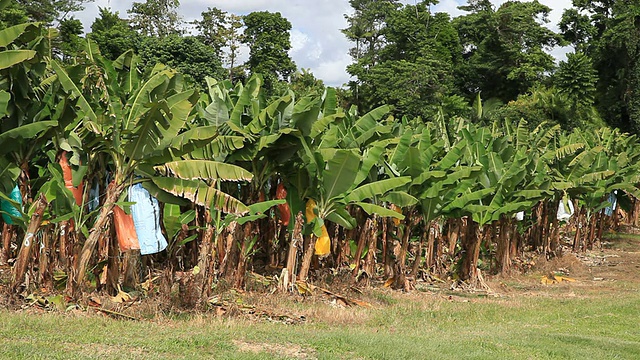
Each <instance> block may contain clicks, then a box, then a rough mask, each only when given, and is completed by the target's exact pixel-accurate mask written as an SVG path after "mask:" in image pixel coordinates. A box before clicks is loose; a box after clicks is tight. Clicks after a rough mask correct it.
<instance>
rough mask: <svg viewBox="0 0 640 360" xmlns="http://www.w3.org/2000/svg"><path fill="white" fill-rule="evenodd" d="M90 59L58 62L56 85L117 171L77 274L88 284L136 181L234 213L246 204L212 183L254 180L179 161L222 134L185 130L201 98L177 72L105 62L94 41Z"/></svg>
mask: <svg viewBox="0 0 640 360" xmlns="http://www.w3.org/2000/svg"><path fill="white" fill-rule="evenodd" d="M85 54H86V60H85V61H86V62H87V63H88V64H90V66H87V65H86V64H81V65H76V66H75V67H71V68H69V69H65V68H63V67H62V66H61V65H60V64H59V63H58V62H57V61H55V60H52V63H51V65H52V68H53V70H54V71H55V74H56V77H57V81H59V82H60V84H61V86H62V88H63V89H64V91H65V93H66V94H67V97H68V99H69V100H70V101H72V102H73V104H74V106H75V110H76V116H77V117H79V118H80V119H81V121H80V122H79V129H78V132H79V133H80V134H81V136H82V138H83V142H84V144H85V145H86V147H87V148H88V149H92V151H93V152H94V153H101V154H104V156H105V157H106V158H107V161H108V163H109V164H110V167H111V169H112V171H113V177H112V178H113V180H112V181H111V183H110V184H109V185H108V187H107V189H106V196H105V202H104V206H103V207H102V209H101V211H100V214H99V215H98V218H97V220H96V222H95V223H94V225H93V228H92V230H91V231H90V234H89V236H88V238H87V240H86V241H85V244H84V246H83V249H82V252H81V256H80V261H79V266H78V268H77V271H76V274H75V276H76V281H77V283H78V284H81V282H82V280H83V279H84V276H85V270H86V267H87V264H88V262H89V260H90V258H91V254H92V252H93V249H94V248H95V245H96V243H97V241H98V237H99V234H100V232H101V231H102V230H103V229H104V228H105V227H106V226H107V224H108V222H107V221H108V220H107V219H108V215H109V213H110V212H111V210H112V209H113V206H114V205H115V203H117V202H118V200H119V198H120V197H121V195H122V194H123V192H124V190H125V189H126V188H127V186H129V185H130V184H132V183H133V182H134V181H143V182H145V186H146V187H147V188H148V189H150V191H151V193H152V194H154V195H155V196H157V197H158V198H162V199H161V200H166V199H169V200H170V201H178V200H176V197H175V196H174V195H181V196H183V197H185V198H187V199H189V200H192V201H195V202H199V203H202V204H204V205H205V206H222V207H223V208H224V209H225V210H227V211H229V208H230V207H235V206H241V205H239V204H238V202H235V201H233V199H230V198H229V197H228V196H225V195H226V194H224V193H222V192H220V191H218V190H217V189H216V188H215V186H213V185H214V184H213V183H212V182H215V181H218V180H224V179H227V178H229V179H231V180H239V179H242V180H249V179H250V175H247V174H244V173H242V172H239V169H236V168H230V167H229V166H225V165H224V164H221V163H219V162H215V161H208V162H207V161H205V162H201V163H197V164H196V163H186V162H185V161H184V160H176V159H180V156H181V155H184V154H185V153H186V152H188V151H190V150H192V149H193V147H194V146H195V145H194V144H197V143H202V142H204V141H206V140H207V137H208V138H209V139H211V138H213V137H215V133H213V134H212V133H207V134H206V135H205V136H204V137H203V135H202V134H200V133H198V129H186V124H187V123H188V122H190V121H191V120H192V119H193V117H194V116H195V111H194V108H195V104H196V102H197V100H198V94H197V92H196V91H195V90H194V89H188V88H186V87H185V83H184V81H183V79H182V77H181V76H180V75H179V74H178V73H176V72H175V71H174V70H172V69H169V68H167V67H165V66H163V65H157V66H155V67H154V68H152V69H151V70H150V71H149V72H147V73H146V74H143V75H142V76H141V74H140V73H139V70H138V66H137V62H138V60H137V57H136V56H135V55H134V54H133V53H132V52H126V53H125V54H123V55H122V56H120V57H119V58H118V59H116V60H115V61H113V62H112V61H109V60H107V59H104V58H102V56H100V54H99V52H98V50H97V48H96V47H95V45H94V44H92V43H91V42H88V44H87V47H86V51H85ZM87 72H90V73H87ZM185 130H186V131H185ZM163 175H166V176H163ZM240 211H242V210H240Z"/></svg>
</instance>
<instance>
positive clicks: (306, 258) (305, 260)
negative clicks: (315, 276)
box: [298, 233, 317, 281]
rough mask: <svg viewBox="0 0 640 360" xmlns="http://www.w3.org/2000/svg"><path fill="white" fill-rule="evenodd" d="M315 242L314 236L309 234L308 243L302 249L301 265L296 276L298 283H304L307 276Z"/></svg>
mask: <svg viewBox="0 0 640 360" xmlns="http://www.w3.org/2000/svg"><path fill="white" fill-rule="evenodd" d="M316 240H317V237H316V235H315V234H313V233H311V236H310V238H309V243H308V244H307V248H306V249H304V255H303V256H302V265H300V273H299V275H298V280H300V281H306V280H307V277H308V276H309V269H310V268H311V259H312V258H313V252H314V247H315V244H316Z"/></svg>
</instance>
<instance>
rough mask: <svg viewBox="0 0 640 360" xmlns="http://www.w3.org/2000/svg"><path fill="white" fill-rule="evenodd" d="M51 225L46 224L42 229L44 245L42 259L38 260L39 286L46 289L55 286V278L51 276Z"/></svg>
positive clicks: (41, 249) (41, 251)
mask: <svg viewBox="0 0 640 360" xmlns="http://www.w3.org/2000/svg"><path fill="white" fill-rule="evenodd" d="M50 239H51V225H49V226H46V227H45V228H44V229H43V231H42V245H43V246H42V247H41V248H40V260H39V262H38V272H39V274H38V281H39V286H40V287H41V288H45V289H52V288H53V286H52V285H53V278H52V277H51V262H50V261H49V260H50V259H51V256H50V255H51V244H50Z"/></svg>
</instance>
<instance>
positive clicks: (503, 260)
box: [496, 215, 511, 274]
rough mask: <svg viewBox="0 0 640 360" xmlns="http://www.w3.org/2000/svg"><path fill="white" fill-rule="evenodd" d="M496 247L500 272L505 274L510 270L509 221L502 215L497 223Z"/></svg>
mask: <svg viewBox="0 0 640 360" xmlns="http://www.w3.org/2000/svg"><path fill="white" fill-rule="evenodd" d="M498 225H499V235H498V246H497V248H496V257H497V259H496V260H497V261H498V266H499V268H500V272H501V273H503V274H506V273H508V272H509V269H510V268H511V244H510V239H511V221H510V219H508V218H506V217H505V216H504V215H503V216H502V218H501V219H500V221H499V224H498Z"/></svg>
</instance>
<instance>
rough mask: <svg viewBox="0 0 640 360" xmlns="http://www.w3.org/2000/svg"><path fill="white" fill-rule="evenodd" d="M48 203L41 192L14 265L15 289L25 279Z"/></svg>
mask: <svg viewBox="0 0 640 360" xmlns="http://www.w3.org/2000/svg"><path fill="white" fill-rule="evenodd" d="M47 205H48V204H47V199H45V197H44V194H40V197H39V198H38V200H37V203H36V205H35V206H36V208H35V211H34V213H33V215H31V220H30V221H29V226H28V227H27V232H26V233H25V235H24V239H23V240H22V246H21V247H20V252H19V253H18V258H17V260H16V264H15V266H14V267H13V276H12V279H11V288H12V289H13V290H15V289H16V288H17V287H18V286H19V285H20V284H21V283H22V282H23V281H24V274H25V273H26V272H27V265H28V262H29V259H30V257H31V249H33V247H34V246H33V245H34V244H33V243H34V242H35V240H36V236H35V235H36V232H37V231H38V228H40V224H41V223H42V216H43V214H44V210H45V209H46V208H47Z"/></svg>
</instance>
